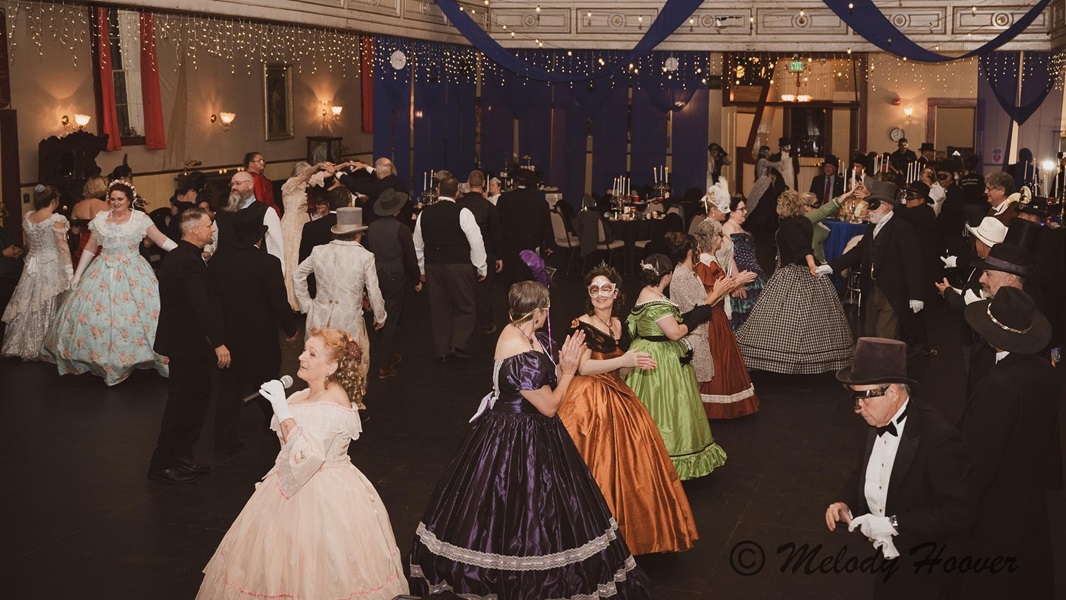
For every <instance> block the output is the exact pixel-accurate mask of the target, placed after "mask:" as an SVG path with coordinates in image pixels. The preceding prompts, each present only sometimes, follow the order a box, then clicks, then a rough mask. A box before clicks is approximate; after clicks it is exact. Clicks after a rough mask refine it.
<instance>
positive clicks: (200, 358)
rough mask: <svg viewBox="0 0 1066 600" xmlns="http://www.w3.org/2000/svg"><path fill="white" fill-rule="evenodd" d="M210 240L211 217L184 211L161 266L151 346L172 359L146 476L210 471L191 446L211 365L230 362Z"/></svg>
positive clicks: (182, 479)
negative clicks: (213, 285) (213, 283)
mask: <svg viewBox="0 0 1066 600" xmlns="http://www.w3.org/2000/svg"><path fill="white" fill-rule="evenodd" d="M210 241H211V217H209V216H208V215H207V212H206V211H205V210H204V209H202V208H190V209H188V210H186V211H185V212H183V213H182V214H181V241H180V242H178V247H177V248H175V249H173V250H171V251H170V252H169V253H168V254H167V256H166V258H165V259H163V265H162V267H160V269H159V325H158V327H157V328H156V335H155V351H156V352H158V353H159V354H161V355H163V356H166V357H168V358H169V359H170V363H169V364H170V377H169V378H168V379H167V391H168V393H167V405H166V408H165V409H164V411H163V423H162V425H160V428H159V439H158V441H157V442H156V448H155V453H154V454H152V462H151V465H150V466H149V467H148V478H149V479H157V480H159V481H166V482H168V483H189V482H191V481H193V480H195V479H196V477H197V476H199V475H202V474H204V473H206V472H207V471H208V467H207V465H204V464H202V463H198V462H196V460H195V459H193V456H192V446H193V444H194V443H196V440H197V438H199V437H200V428H201V427H202V426H203V423H204V414H205V413H206V412H207V403H208V401H209V400H210V398H211V388H212V385H211V376H212V370H213V368H214V366H217V367H218V368H220V369H225V368H226V367H228V366H229V364H230V352H229V349H228V348H226V345H225V344H224V343H223V333H222V321H221V319H220V318H219V317H218V315H217V314H216V313H215V310H214V307H215V305H216V304H217V303H216V302H215V298H214V294H213V293H212V292H211V289H210V284H209V281H208V272H207V264H206V263H204V259H203V256H202V253H203V248H204V246H205V245H207V243H208V242H210Z"/></svg>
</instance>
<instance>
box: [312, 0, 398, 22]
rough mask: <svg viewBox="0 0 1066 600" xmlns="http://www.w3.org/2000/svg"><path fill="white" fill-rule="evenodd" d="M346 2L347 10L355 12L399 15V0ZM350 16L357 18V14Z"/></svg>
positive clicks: (355, 0) (348, 0)
mask: <svg viewBox="0 0 1066 600" xmlns="http://www.w3.org/2000/svg"><path fill="white" fill-rule="evenodd" d="M320 1H324V0H320ZM347 2H348V10H350V11H353V12H355V13H363V14H365V13H373V14H376V15H383V16H388V17H399V16H400V0H347ZM352 18H358V15H352Z"/></svg>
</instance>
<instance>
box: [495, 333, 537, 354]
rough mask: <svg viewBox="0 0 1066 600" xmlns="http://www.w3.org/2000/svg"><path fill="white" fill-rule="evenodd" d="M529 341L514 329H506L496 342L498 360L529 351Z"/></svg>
mask: <svg viewBox="0 0 1066 600" xmlns="http://www.w3.org/2000/svg"><path fill="white" fill-rule="evenodd" d="M529 349H530V348H529V340H528V339H526V338H525V337H524V336H523V335H522V334H521V332H519V331H518V330H517V329H516V328H514V327H504V328H503V331H501V332H500V338H499V340H497V341H496V353H495V355H494V357H495V359H496V360H503V359H505V358H509V357H511V356H514V355H516V354H521V353H523V352H528V351H529Z"/></svg>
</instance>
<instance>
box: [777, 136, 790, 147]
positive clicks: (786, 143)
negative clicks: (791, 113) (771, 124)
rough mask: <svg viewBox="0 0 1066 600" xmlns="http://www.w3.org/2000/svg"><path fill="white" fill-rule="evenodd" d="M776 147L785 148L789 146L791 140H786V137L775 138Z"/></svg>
mask: <svg viewBox="0 0 1066 600" xmlns="http://www.w3.org/2000/svg"><path fill="white" fill-rule="evenodd" d="M777 145H778V146H781V147H782V148H784V147H785V146H791V145H792V140H790V139H788V138H787V137H781V138H777Z"/></svg>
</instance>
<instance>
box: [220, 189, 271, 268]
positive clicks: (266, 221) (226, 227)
mask: <svg viewBox="0 0 1066 600" xmlns="http://www.w3.org/2000/svg"><path fill="white" fill-rule="evenodd" d="M229 189H230V193H229V199H228V200H227V202H226V206H225V208H223V209H222V210H220V211H219V212H218V214H217V215H215V221H216V222H217V223H218V250H217V251H218V252H225V251H227V250H231V249H232V248H233V243H232V240H233V218H234V215H235V214H236V213H237V212H241V213H243V212H244V211H252V212H253V213H254V214H255V216H256V219H255V220H256V222H261V223H262V224H263V225H265V226H266V228H267V233H266V244H265V246H266V251H267V252H268V253H269V254H271V255H273V256H276V257H278V260H282V253H283V248H284V244H283V243H282V238H281V219H280V218H278V213H277V212H275V211H273V210H267V209H269V208H270V207H269V206H267V205H266V204H263V203H262V202H256V199H255V180H254V179H253V178H252V175H251V173H248V172H247V171H237V172H236V173H234V174H233V177H232V178H230V183H229ZM242 218H244V216H243V215H242ZM284 269H285V263H284V261H283V262H282V271H284Z"/></svg>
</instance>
